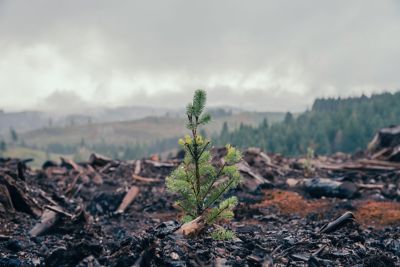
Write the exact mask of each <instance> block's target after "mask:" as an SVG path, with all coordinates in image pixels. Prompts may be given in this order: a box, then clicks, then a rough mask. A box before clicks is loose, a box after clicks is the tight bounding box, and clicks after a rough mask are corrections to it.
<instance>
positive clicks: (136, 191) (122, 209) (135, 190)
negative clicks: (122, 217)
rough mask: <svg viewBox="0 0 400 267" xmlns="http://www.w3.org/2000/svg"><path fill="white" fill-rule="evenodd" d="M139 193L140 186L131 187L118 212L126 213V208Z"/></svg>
mask: <svg viewBox="0 0 400 267" xmlns="http://www.w3.org/2000/svg"><path fill="white" fill-rule="evenodd" d="M138 194H139V187H137V186H132V187H131V189H129V191H128V193H126V195H125V197H124V199H123V200H122V203H121V205H119V207H118V209H117V211H116V213H124V212H125V210H126V208H127V207H128V206H129V205H130V204H131V203H132V201H133V200H134V199H135V198H136V196H137V195H138Z"/></svg>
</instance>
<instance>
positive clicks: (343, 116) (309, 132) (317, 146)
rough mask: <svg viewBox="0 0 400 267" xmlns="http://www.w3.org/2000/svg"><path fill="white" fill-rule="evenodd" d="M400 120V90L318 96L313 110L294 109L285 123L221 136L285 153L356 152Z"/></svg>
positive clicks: (264, 124) (221, 138)
mask: <svg viewBox="0 0 400 267" xmlns="http://www.w3.org/2000/svg"><path fill="white" fill-rule="evenodd" d="M399 124H400V92H397V93H383V94H375V95H372V96H370V97H367V96H361V97H351V98H327V99H323V98H322V99H316V100H315V101H314V104H313V106H312V109H311V110H310V111H306V112H304V113H302V114H300V115H298V116H297V117H295V116H293V115H292V114H290V113H287V114H286V115H285V119H284V120H283V122H281V123H275V124H271V123H270V124H268V123H265V122H264V123H262V124H260V125H259V126H257V127H252V126H243V127H240V128H239V129H236V130H235V131H233V132H231V133H228V134H226V133H225V134H224V135H223V136H220V140H219V141H220V142H222V143H223V142H230V143H233V144H234V145H237V146H239V147H249V146H257V147H262V148H263V149H265V150H266V151H269V152H277V153H282V154H285V155H299V154H305V153H306V151H307V148H308V147H311V148H313V149H314V150H315V152H316V153H319V154H329V153H333V152H337V151H342V152H350V153H353V152H356V151H357V150H363V149H365V148H366V146H367V144H368V142H369V141H370V140H371V138H372V137H373V135H374V134H375V132H376V131H377V130H378V129H380V128H382V127H387V126H389V125H399Z"/></svg>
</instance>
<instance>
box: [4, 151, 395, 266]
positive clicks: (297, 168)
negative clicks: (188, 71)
mask: <svg viewBox="0 0 400 267" xmlns="http://www.w3.org/2000/svg"><path fill="white" fill-rule="evenodd" d="M215 152H216V154H219V155H220V156H221V155H223V153H224V151H223V150H216V151H215ZM260 153H261V152H260V151H259V150H257V149H249V150H248V151H246V152H245V153H244V162H243V164H244V165H243V166H244V167H243V166H242V167H241V170H242V174H243V180H242V183H241V185H240V187H239V188H238V189H237V190H236V191H235V192H230V193H231V194H235V195H237V196H238V197H239V200H240V204H239V205H238V206H237V208H236V212H235V219H234V220H233V221H232V222H231V223H228V224H226V225H225V227H227V228H230V229H231V230H233V231H234V232H235V234H236V237H235V238H234V239H233V240H228V241H216V240H213V239H211V238H210V237H209V232H210V231H211V230H212V229H207V230H205V231H204V232H203V233H201V234H200V235H199V236H197V237H193V238H184V237H181V236H178V235H176V234H174V231H175V230H176V229H178V228H179V226H180V223H179V222H178V221H179V218H180V216H181V212H180V211H179V210H178V209H176V207H175V206H174V205H173V203H174V200H175V199H176V197H175V196H174V195H172V194H170V193H168V192H167V191H166V189H165V185H164V179H165V177H166V176H167V175H168V174H169V173H170V172H171V171H172V170H173V169H174V168H175V167H176V166H177V165H178V164H179V160H169V161H166V162H158V161H151V160H141V161H132V162H124V161H112V160H108V159H103V160H99V159H96V158H91V160H90V161H89V162H87V163H81V164H75V163H74V162H68V160H67V161H64V162H63V163H62V164H54V163H46V164H45V166H44V168H43V169H42V170H32V169H30V168H29V167H27V166H26V164H25V162H24V161H21V160H18V159H0V185H4V187H5V188H7V189H8V191H9V195H10V197H9V199H11V202H12V203H11V204H10V203H8V202H7V201H8V198H7V196H6V195H5V194H4V193H2V192H4V190H3V191H0V266H57V267H60V266H374V267H378V266H400V203H399V200H400V179H399V178H400V168H399V169H396V168H395V169H393V168H391V169H388V170H387V169H382V170H371V169H370V168H364V169H362V168H361V169H340V168H339V169H335V170H332V169H329V168H323V167H321V168H320V167H317V164H314V167H313V169H311V170H310V169H307V170H306V169H304V167H303V166H304V159H289V158H283V157H281V156H279V155H265V154H260ZM215 160H218V157H217V158H216V159H215ZM316 160H318V162H323V163H326V162H329V163H330V164H334V163H335V164H344V163H349V162H353V160H354V159H351V157H349V156H347V155H338V156H337V157H331V158H326V159H324V158H319V159H316ZM249 170H250V172H249ZM135 175H136V177H139V179H137V178H134V176H135ZM305 175H307V176H309V177H305ZM255 177H258V178H255ZM260 177H261V178H260ZM289 178H291V179H294V180H295V181H300V180H301V179H303V178H316V180H314V181H313V183H315V182H319V181H320V180H318V179H319V178H328V179H330V180H331V181H336V182H340V183H342V182H349V183H352V184H354V185H356V187H355V188H356V191H354V192H353V191H351V194H348V193H349V191H346V192H345V194H343V192H338V191H329V192H330V193H329V194H327V195H324V193H323V192H328V191H327V190H322V191H321V190H320V189H319V190H320V191H318V192H319V195H318V197H315V194H313V191H312V190H314V189H312V188H311V187H305V186H303V187H301V186H292V185H291V184H290V183H288V179H289ZM7 179H8V180H7ZM260 179H261V182H260ZM9 180H12V181H13V183H15V185H14V187H15V188H16V189H15V188H14V187H13V186H12V185H9V184H8V182H7V181H9ZM366 184H368V186H369V187H368V186H365V185H366ZM371 185H373V186H371ZM132 186H137V187H138V188H139V194H138V195H137V196H136V198H134V200H133V202H132V203H131V204H130V205H129V206H128V208H127V209H126V210H125V211H124V212H117V209H118V208H119V206H120V204H121V202H122V201H123V199H124V197H125V196H126V194H127V192H128V191H129V189H130V188H131V187H132ZM324 186H325V185H324ZM346 186H347V184H346ZM367 187H368V188H367ZM340 188H343V187H340ZM348 188H349V187H346V188H345V189H346V190H349V189H348ZM350 188H353V187H350ZM0 189H1V188H0ZM335 190H336V189H335ZM351 190H353V189H351ZM321 192H322V195H321ZM332 192H334V193H332ZM335 192H337V194H336V193H335ZM332 194H333V195H332ZM335 194H336V195H335ZM344 197H347V198H344ZM48 206H50V208H51V207H57V208H58V209H59V211H56V214H57V217H56V218H57V220H56V222H55V223H54V224H53V225H52V226H51V227H50V228H49V229H48V230H47V231H45V232H43V233H41V234H40V235H38V236H32V233H31V230H32V229H33V228H34V227H35V225H36V224H38V223H40V217H41V216H42V215H43V212H44V211H46V210H47V211H48V208H47V207H48ZM346 211H350V212H352V214H354V219H350V220H346V221H344V222H343V223H342V224H340V225H339V226H338V227H337V228H335V229H334V230H332V231H331V232H329V233H322V232H320V229H321V228H322V227H323V226H324V225H325V224H327V223H329V222H332V221H334V220H335V219H336V218H337V217H338V216H340V215H342V214H343V213H345V212H346Z"/></svg>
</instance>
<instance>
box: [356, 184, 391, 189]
mask: <svg viewBox="0 0 400 267" xmlns="http://www.w3.org/2000/svg"><path fill="white" fill-rule="evenodd" d="M356 185H357V187H358V188H360V189H371V190H373V189H379V190H382V189H383V188H384V187H385V185H383V184H356Z"/></svg>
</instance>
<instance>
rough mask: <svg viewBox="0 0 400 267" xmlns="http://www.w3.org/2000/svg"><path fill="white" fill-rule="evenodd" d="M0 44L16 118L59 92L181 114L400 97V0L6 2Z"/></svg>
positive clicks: (1, 70)
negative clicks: (197, 107) (205, 103)
mask: <svg viewBox="0 0 400 267" xmlns="http://www.w3.org/2000/svg"><path fill="white" fill-rule="evenodd" d="M0 36H1V38H0V93H1V95H2V96H4V97H2V98H0V106H4V107H6V108H14V109H23V108H30V107H34V106H35V105H36V103H38V102H40V99H45V98H46V97H48V96H49V95H52V94H53V92H55V91H56V90H57V88H65V89H66V90H68V91H71V92H74V93H75V94H76V95H77V96H79V98H81V99H82V101H84V102H85V103H91V104H93V105H94V104H96V105H113V106H115V105H122V104H124V105H125V104H131V105H134V104H143V103H145V104H148V105H158V104H159V105H164V106H173V105H176V104H179V103H180V102H181V101H182V99H188V98H189V97H190V93H191V92H192V91H193V90H194V89H196V88H200V87H202V88H206V89H207V90H209V94H210V101H211V103H214V104H229V105H236V106H242V107H250V108H254V109H259V110H260V109H262V110H287V109H290V110H301V109H304V108H305V107H306V106H307V105H310V104H311V101H312V99H313V98H314V97H318V96H336V95H342V96H343V95H355V94H361V93H372V92H379V91H384V90H388V91H392V90H396V89H399V88H400V86H399V84H400V76H399V75H398V73H397V70H398V69H399V67H400V50H399V49H398V47H400V4H399V2H398V1H396V0H383V1H372V0H371V1H362V0H357V1H344V0H339V1H317V0H314V1H289V0H284V1H265V0H260V1H239V0H233V1H232V0H221V1H212V0H206V1H185V0H171V1H155V0H149V1H118V2H115V1H114V2H111V1H98V0H97V1H93V0H91V1H90V0H88V1H51V0H46V1H45V0H38V1H20V0H13V1H11V0H3V1H0ZM167 100H168V101H167Z"/></svg>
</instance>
